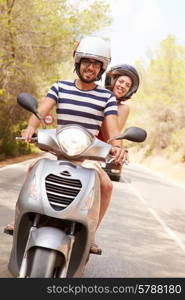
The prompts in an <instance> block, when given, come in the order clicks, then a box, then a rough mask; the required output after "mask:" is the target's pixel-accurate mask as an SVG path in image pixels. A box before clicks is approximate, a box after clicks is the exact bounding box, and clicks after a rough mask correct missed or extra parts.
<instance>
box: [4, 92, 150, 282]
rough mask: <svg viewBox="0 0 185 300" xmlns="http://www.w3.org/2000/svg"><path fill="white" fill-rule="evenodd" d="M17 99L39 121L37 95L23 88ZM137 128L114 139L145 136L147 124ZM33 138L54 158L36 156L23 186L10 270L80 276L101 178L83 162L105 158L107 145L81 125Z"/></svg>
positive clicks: (93, 226) (21, 274)
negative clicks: (26, 91) (144, 127)
mask: <svg viewBox="0 0 185 300" xmlns="http://www.w3.org/2000/svg"><path fill="white" fill-rule="evenodd" d="M17 101H18V103H19V105H21V106H22V107H23V108H25V109H27V110H29V111H30V112H32V113H33V114H35V115H36V116H37V118H38V119H39V120H41V121H42V122H43V120H42V118H41V117H40V115H39V113H38V111H37V101H36V99H35V98H33V97H32V96H31V95H30V94H27V93H21V94H20V95H19V96H18V98H17ZM135 129H136V128H135ZM136 131H137V134H135V131H134V128H130V131H129V129H128V130H127V132H126V133H124V134H122V135H120V136H118V137H116V139H130V140H132V141H134V142H138V141H141V140H144V139H145V138H146V132H145V130H143V129H138V130H136ZM18 139H21V140H22V138H18ZM32 141H33V142H35V144H36V145H37V147H38V148H40V149H41V150H42V151H45V152H50V153H52V154H53V155H55V157H56V159H49V158H42V159H40V160H39V161H38V162H36V164H35V165H34V167H33V168H32V170H31V171H30V172H29V174H28V176H27V178H26V180H25V182H24V184H23V186H22V189H21V191H20V194H19V197H18V200H17V203H16V212H15V227H14V234H13V244H12V250H11V254H10V259H9V265H8V268H9V271H10V272H11V274H12V275H13V276H15V277H18V278H34V277H36V278H39V277H40V278H43V277H44V278H72V277H82V276H83V272H84V269H85V266H86V263H87V261H88V258H89V253H90V247H91V244H92V241H93V238H94V235H95V231H96V228H97V223H98V216H99V210H100V181H99V176H98V174H97V172H96V171H95V170H94V169H92V168H86V167H83V166H82V165H81V163H82V162H83V161H84V160H85V159H88V160H96V161H100V162H107V161H108V160H110V159H112V157H111V156H110V151H111V145H110V144H108V143H105V142H102V141H100V140H98V139H97V138H96V137H94V136H93V135H92V134H91V133H90V132H89V131H88V130H86V129H85V128H83V127H81V126H79V125H65V126H63V127H62V128H60V129H59V130H57V129H47V128H44V129H38V131H37V136H36V137H33V138H32Z"/></svg>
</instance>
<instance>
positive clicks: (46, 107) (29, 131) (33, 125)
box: [21, 97, 56, 142]
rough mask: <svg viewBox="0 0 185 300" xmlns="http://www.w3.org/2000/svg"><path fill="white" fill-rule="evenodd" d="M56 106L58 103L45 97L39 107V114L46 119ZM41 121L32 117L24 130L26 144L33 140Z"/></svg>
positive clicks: (23, 135)
mask: <svg viewBox="0 0 185 300" xmlns="http://www.w3.org/2000/svg"><path fill="white" fill-rule="evenodd" d="M54 105H56V101H55V100H53V99H51V98H49V97H44V98H43V99H42V102H41V103H40V105H39V107H38V112H39V114H40V116H41V117H42V118H45V117H46V116H47V114H49V112H50V111H51V110H52V109H53V107H54ZM39 125H40V121H39V120H38V119H37V117H36V116H35V115H33V114H32V115H31V117H30V119H29V121H28V126H27V128H26V129H24V130H22V133H21V134H22V137H24V138H25V141H26V142H31V138H32V136H33V134H34V133H35V131H36V129H37V128H38V127H39Z"/></svg>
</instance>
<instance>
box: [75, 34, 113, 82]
mask: <svg viewBox="0 0 185 300" xmlns="http://www.w3.org/2000/svg"><path fill="white" fill-rule="evenodd" d="M73 56H74V60H75V70H76V72H77V74H78V76H79V77H80V78H81V74H80V60H81V59H82V58H84V57H87V58H93V59H96V60H98V61H100V62H101V63H102V67H101V70H100V72H99V74H98V76H97V78H96V80H100V79H101V76H102V74H103V73H104V72H105V70H106V69H107V67H108V64H109V63H110V61H111V52H110V46H109V44H108V43H107V42H106V41H104V40H103V39H102V38H99V37H86V38H83V39H82V40H81V41H80V42H79V44H78V45H77V47H76V49H75V51H74V55H73ZM81 79H82V78H81ZM82 80H83V79H82Z"/></svg>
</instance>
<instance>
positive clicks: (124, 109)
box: [118, 104, 130, 132]
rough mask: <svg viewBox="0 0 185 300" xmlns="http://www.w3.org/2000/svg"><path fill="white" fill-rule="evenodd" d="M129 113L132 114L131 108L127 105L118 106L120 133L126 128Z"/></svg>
mask: <svg viewBox="0 0 185 300" xmlns="http://www.w3.org/2000/svg"><path fill="white" fill-rule="evenodd" d="M129 113H130V107H129V106H128V105H126V104H119V105H118V128H119V131H120V132H121V131H122V130H123V128H124V127H125V124H126V121H127V119H128V115H129Z"/></svg>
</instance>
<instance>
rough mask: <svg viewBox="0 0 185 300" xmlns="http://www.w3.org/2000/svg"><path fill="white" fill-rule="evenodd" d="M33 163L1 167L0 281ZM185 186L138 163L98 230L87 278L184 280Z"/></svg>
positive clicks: (125, 175) (127, 172)
mask: <svg viewBox="0 0 185 300" xmlns="http://www.w3.org/2000/svg"><path fill="white" fill-rule="evenodd" d="M31 161H32V160H30V161H26V162H23V163H19V164H14V165H10V166H7V167H4V168H1V169H0V241H1V243H0V278H4V277H6V278H9V277H11V275H10V274H9V272H8V270H7V264H8V259H9V254H10V250H11V243H12V237H11V236H8V235H6V234H3V228H4V226H5V225H6V224H7V223H8V222H10V221H11V220H12V219H13V216H14V207H15V203H16V199H17V197H18V193H19V190H20V188H21V185H22V183H23V180H24V179H23V178H24V173H25V171H26V169H27V166H28V165H29V164H30V162H31ZM184 220H185V186H182V185H178V184H176V183H174V182H172V181H169V180H167V179H166V178H164V177H161V176H160V175H158V174H156V173H152V172H151V171H149V170H148V169H145V168H143V167H141V166H139V165H137V164H134V163H130V164H129V165H128V166H125V168H124V171H123V174H122V178H121V182H119V183H118V182H114V191H113V197H112V201H111V204H110V207H109V209H108V212H107V214H106V216H105V218H104V220H103V222H102V224H101V226H100V228H99V230H98V232H97V242H98V243H99V245H100V246H101V247H102V248H103V254H102V255H101V256H96V255H91V257H90V260H89V262H88V264H87V266H86V270H85V274H84V277H88V278H98V277H99V278H106V277H109V278H111V277H112V278H117V277H119V278H120V277H121V278H134V277H136V278H143V277H147V278H155V277H160V278H167V277H168V278H169V277H171V278H174V277H183V278H184V277H185V229H184Z"/></svg>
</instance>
